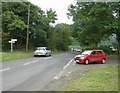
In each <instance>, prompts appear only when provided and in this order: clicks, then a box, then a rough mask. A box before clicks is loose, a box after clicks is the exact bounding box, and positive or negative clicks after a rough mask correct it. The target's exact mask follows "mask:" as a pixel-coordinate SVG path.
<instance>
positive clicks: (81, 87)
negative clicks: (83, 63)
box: [58, 65, 118, 91]
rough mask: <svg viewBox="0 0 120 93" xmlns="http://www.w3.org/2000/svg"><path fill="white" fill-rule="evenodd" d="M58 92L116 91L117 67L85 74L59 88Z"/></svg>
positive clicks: (108, 67)
mask: <svg viewBox="0 0 120 93" xmlns="http://www.w3.org/2000/svg"><path fill="white" fill-rule="evenodd" d="M58 90H59V91H118V66H116V65H114V66H110V65H109V66H107V67H105V68H102V69H100V68H98V69H95V70H93V71H89V72H85V73H83V74H81V75H80V76H78V77H77V78H76V79H74V80H71V81H69V82H68V83H66V84H64V85H63V86H61V87H60V88H59V89H58Z"/></svg>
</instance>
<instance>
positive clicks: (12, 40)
mask: <svg viewBox="0 0 120 93" xmlns="http://www.w3.org/2000/svg"><path fill="white" fill-rule="evenodd" d="M15 41H17V39H11V41H8V42H9V43H11V53H12V52H13V43H15Z"/></svg>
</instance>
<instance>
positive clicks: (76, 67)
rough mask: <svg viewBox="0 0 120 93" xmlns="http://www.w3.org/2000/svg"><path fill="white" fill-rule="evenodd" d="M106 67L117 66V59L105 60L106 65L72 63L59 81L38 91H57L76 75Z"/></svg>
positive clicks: (54, 81) (56, 80) (55, 80)
mask: <svg viewBox="0 0 120 93" xmlns="http://www.w3.org/2000/svg"><path fill="white" fill-rule="evenodd" d="M108 65H118V59H107V62H106V64H101V63H91V64H88V65H84V64H76V63H74V62H72V63H71V64H70V66H68V67H67V68H66V69H65V70H63V73H62V75H61V76H60V77H59V79H53V81H51V82H50V83H49V84H47V85H46V86H45V87H44V88H43V89H42V90H40V91H57V89H58V88H59V87H60V86H62V85H63V84H65V83H67V82H68V81H70V80H72V79H75V78H77V77H78V75H82V74H84V73H85V72H88V71H91V70H96V69H100V68H101V69H102V68H105V67H106V66H108Z"/></svg>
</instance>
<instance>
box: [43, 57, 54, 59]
mask: <svg viewBox="0 0 120 93" xmlns="http://www.w3.org/2000/svg"><path fill="white" fill-rule="evenodd" d="M49 58H52V57H46V58H43V59H49Z"/></svg>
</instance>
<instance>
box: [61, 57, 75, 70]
mask: <svg viewBox="0 0 120 93" xmlns="http://www.w3.org/2000/svg"><path fill="white" fill-rule="evenodd" d="M72 61H73V59H72V60H70V61H69V62H68V63H67V64H66V65H65V66H64V67H63V69H66V68H67V67H68V66H69V65H70V63H71V62H72Z"/></svg>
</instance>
